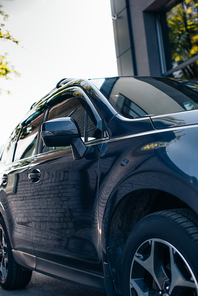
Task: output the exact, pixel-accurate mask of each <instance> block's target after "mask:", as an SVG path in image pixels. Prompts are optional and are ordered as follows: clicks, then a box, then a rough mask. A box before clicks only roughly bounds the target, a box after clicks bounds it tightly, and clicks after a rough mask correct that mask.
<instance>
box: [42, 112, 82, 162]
mask: <svg viewBox="0 0 198 296" xmlns="http://www.w3.org/2000/svg"><path fill="white" fill-rule="evenodd" d="M41 137H42V139H43V142H44V143H45V145H46V146H48V147H62V146H69V145H71V147H72V153H73V157H74V159H80V158H82V157H83V156H84V154H85V152H86V150H87V148H86V146H85V144H84V143H83V141H82V140H81V138H80V132H79V129H78V127H77V126H76V124H75V122H74V120H73V119H72V118H71V117H61V118H56V119H52V120H49V121H46V122H44V123H43V124H42V126H41Z"/></svg>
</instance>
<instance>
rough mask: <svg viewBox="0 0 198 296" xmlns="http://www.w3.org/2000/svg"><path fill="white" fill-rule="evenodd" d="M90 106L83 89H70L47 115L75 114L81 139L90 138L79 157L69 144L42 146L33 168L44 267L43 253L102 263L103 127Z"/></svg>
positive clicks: (36, 237)
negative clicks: (78, 91) (75, 91)
mask: <svg viewBox="0 0 198 296" xmlns="http://www.w3.org/2000/svg"><path fill="white" fill-rule="evenodd" d="M87 110H89V111H87ZM90 112H91V110H90V108H87V106H86V104H85V101H84V100H83V98H82V95H81V97H80V98H79V97H78V96H77V97H76V96H73V95H71V93H69V94H68V93H67V94H65V95H62V96H61V97H58V98H55V99H54V100H52V102H51V106H50V110H49V115H48V119H47V120H50V119H53V118H58V117H64V116H69V117H72V118H73V119H74V120H75V122H76V124H77V125H78V128H79V131H80V133H81V137H82V139H83V140H85V139H87V141H89V139H91V142H89V148H88V151H87V153H86V155H85V157H83V158H82V159H79V160H75V159H74V158H73V155H72V151H71V147H70V146H69V147H58V148H55V147H43V148H42V153H40V154H39V155H37V157H36V158H35V159H34V161H33V162H32V164H31V167H30V170H29V174H30V176H32V182H30V184H29V188H30V193H31V197H30V206H31V208H32V209H34V210H33V211H32V223H33V243H34V249H35V253H36V256H37V257H38V260H37V268H38V269H40V270H42V266H41V265H40V264H41V262H40V261H39V258H44V259H45V260H48V261H53V262H56V263H60V264H64V265H70V264H72V266H76V267H77V268H83V261H84V262H86V264H85V266H84V268H87V267H88V266H90V268H92V265H93V266H94V268H96V269H97V268H98V269H100V268H101V266H100V258H99V257H100V255H99V253H98V249H97V246H98V236H97V233H98V225H97V208H96V193H97V185H98V158H99V147H100V145H98V144H97V143H99V142H101V139H100V138H101V131H99V130H98V129H97V123H96V122H94V118H93V114H90ZM97 263H98V264H97ZM99 266H100V267H99Z"/></svg>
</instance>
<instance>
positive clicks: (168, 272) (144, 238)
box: [121, 209, 198, 296]
mask: <svg viewBox="0 0 198 296" xmlns="http://www.w3.org/2000/svg"><path fill="white" fill-rule="evenodd" d="M197 226H198V220H197V219H196V216H195V215H194V214H191V212H190V211H188V210H182V209H181V210H180V209H178V210H174V211H171V210H170V211H162V212H157V213H153V214H151V215H148V216H146V217H145V218H143V219H142V220H141V221H139V222H138V223H137V224H136V225H135V227H134V228H133V230H132V231H131V233H130V235H129V237H128V239H127V243H126V246H125V249H124V254H123V259H122V266H121V281H122V295H123V296H141V295H142V296H143V295H145V296H146V295H154V296H160V295H162V296H168V295H171V296H197V295H198V227H197Z"/></svg>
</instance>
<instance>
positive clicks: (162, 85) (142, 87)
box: [91, 77, 198, 118]
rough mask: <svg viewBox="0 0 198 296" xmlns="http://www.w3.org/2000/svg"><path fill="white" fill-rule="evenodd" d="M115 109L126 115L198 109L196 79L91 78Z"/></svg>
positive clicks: (137, 115) (157, 113)
mask: <svg viewBox="0 0 198 296" xmlns="http://www.w3.org/2000/svg"><path fill="white" fill-rule="evenodd" d="M91 81H92V83H93V84H94V85H95V86H96V87H97V88H98V89H99V90H100V91H101V92H102V93H103V95H104V96H105V97H106V98H107V99H108V100H109V102H110V103H111V104H112V105H113V107H114V108H115V109H116V111H117V112H119V113H120V114H122V115H124V116H125V117H128V118H138V117H144V116H148V115H149V116H152V115H163V114H170V113H176V112H182V111H188V110H194V109H198V82H197V81H194V82H192V81H191V82H187V81H183V80H181V81H179V80H175V79H171V78H166V79H165V78H163V79H162V78H160V77H159V78H151V77H121V78H118V77H116V78H105V79H93V80H91Z"/></svg>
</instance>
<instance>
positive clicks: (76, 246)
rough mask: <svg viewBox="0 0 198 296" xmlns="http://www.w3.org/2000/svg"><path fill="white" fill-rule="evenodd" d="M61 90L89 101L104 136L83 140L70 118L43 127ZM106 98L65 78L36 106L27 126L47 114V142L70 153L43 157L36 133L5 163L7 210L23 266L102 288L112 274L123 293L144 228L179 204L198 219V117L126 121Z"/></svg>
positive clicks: (2, 198)
mask: <svg viewBox="0 0 198 296" xmlns="http://www.w3.org/2000/svg"><path fill="white" fill-rule="evenodd" d="M140 80H141V79H140ZM142 80H143V81H144V80H145V79H143V78H142ZM117 81H118V78H116V79H114V80H112V87H114V85H115V83H116V82H117ZM157 82H158V81H157ZM157 82H156V83H157ZM160 82H161V81H160ZM166 84H168V82H167V81H166ZM153 85H154V82H153ZM111 90H112V89H111V88H110V89H109V90H108V91H109V94H110V93H111ZM105 91H106V92H107V89H105ZM186 91H188V89H187V90H186ZM63 92H64V93H65V92H67V93H72V95H73V94H74V93H75V95H76V96H81V98H83V99H84V100H85V101H86V102H87V103H88V105H89V108H90V109H91V110H92V112H93V114H94V117H95V121H96V125H97V128H98V129H99V130H100V131H101V132H102V137H101V138H96V139H92V140H91V141H87V142H86V143H84V142H83V141H82V140H81V139H80V137H79V135H80V133H79V131H78V128H77V126H76V124H75V123H74V121H73V120H72V119H71V118H66V119H65V118H64V119H55V120H54V121H53V120H52V121H47V122H46V118H47V114H48V113H47V112H48V109H49V107H50V104H52V102H53V100H55V98H56V97H57V96H59V95H61V94H62V93H63ZM104 94H105V92H104V90H103V91H102V92H100V91H99V90H98V89H97V88H96V87H95V86H94V85H93V84H92V83H91V82H89V81H84V80H68V82H67V83H66V84H63V86H61V85H59V88H58V89H54V90H53V92H51V93H49V95H47V96H46V97H45V98H43V99H42V100H41V101H40V102H38V104H35V105H34V106H33V108H32V109H31V110H30V112H29V113H28V114H27V116H26V118H25V119H24V120H23V121H22V122H21V127H22V126H24V125H25V124H27V123H28V122H30V121H31V120H33V119H34V118H37V116H40V115H42V116H43V119H42V129H41V130H40V131H42V137H43V139H44V142H45V144H46V145H47V146H53V147H57V146H66V145H68V144H69V142H70V144H71V146H67V147H62V148H61V149H57V150H56V149H55V150H51V151H47V152H45V151H43V150H42V141H41V136H40V134H38V137H37V144H36V148H35V152H34V154H33V155H31V156H30V157H27V158H24V159H20V160H18V161H13V162H10V163H8V164H3V163H2V164H1V165H0V179H1V188H0V212H1V215H2V216H3V218H4V220H5V223H6V226H7V230H8V234H9V236H10V242H11V245H12V248H13V254H14V257H15V260H16V261H17V262H18V263H19V264H21V265H23V266H25V267H29V268H30V269H33V270H34V269H35V270H38V271H40V272H43V273H46V274H49V275H52V276H55V277H58V278H61V279H65V280H69V281H73V282H76V283H78V284H81V285H83V284H84V285H86V286H87V287H90V288H93V289H97V290H101V291H104V289H105V287H106V289H107V282H106V277H105V275H106V274H107V273H108V272H109V270H112V269H113V268H114V269H115V270H116V272H117V273H116V274H117V275H116V276H115V275H114V274H113V272H109V274H111V276H112V278H113V279H114V281H115V288H116V291H117V292H119V286H120V275H119V272H120V271H119V268H120V263H119V262H120V261H121V258H122V253H123V248H124V245H125V242H126V239H127V236H128V234H129V232H130V230H131V229H132V228H133V226H134V225H135V224H136V223H137V221H139V220H140V219H141V218H142V217H144V216H146V215H147V214H149V213H151V212H154V211H158V210H163V209H171V208H177V207H189V208H191V209H193V211H194V212H195V213H196V214H198V169H197V157H196V154H197V146H198V110H191V111H184V112H179V113H171V114H163V115H146V116H144V117H140V118H134V119H129V118H125V117H124V116H123V115H121V114H118V112H117V111H116V110H115V109H114V108H113V107H112V105H111V104H110V103H109V101H108V100H107V99H106V98H105V97H104ZM195 95H196V94H195ZM107 96H108V95H107ZM64 126H65V127H64ZM65 135H67V136H68V139H66V140H65ZM58 137H59V139H60V138H61V140H60V141H59V140H57V139H58ZM72 138H75V139H77V140H76V142H73V143H72V142H71V141H72ZM16 142H17V139H16ZM83 147H84V148H83ZM109 250H111V255H110V251H109ZM104 266H105V267H104ZM104 277H105V278H104Z"/></svg>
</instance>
